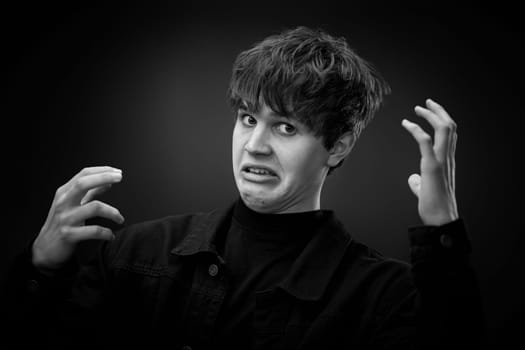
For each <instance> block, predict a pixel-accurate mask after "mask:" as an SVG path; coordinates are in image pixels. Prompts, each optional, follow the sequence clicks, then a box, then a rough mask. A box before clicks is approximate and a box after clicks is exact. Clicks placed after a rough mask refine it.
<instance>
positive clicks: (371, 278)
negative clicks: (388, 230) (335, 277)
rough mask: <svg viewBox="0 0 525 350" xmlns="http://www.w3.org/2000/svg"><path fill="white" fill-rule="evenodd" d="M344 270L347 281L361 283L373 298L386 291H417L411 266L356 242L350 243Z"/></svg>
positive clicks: (343, 266)
mask: <svg viewBox="0 0 525 350" xmlns="http://www.w3.org/2000/svg"><path fill="white" fill-rule="evenodd" d="M341 267H342V274H343V275H345V279H347V280H351V281H353V283H355V282H356V281H358V283H359V284H360V285H361V286H362V287H363V288H365V289H367V290H369V291H370V293H371V294H374V295H379V294H381V293H382V292H386V291H390V292H394V291H396V293H401V294H402V293H409V292H412V291H413V290H414V289H415V285H414V281H413V277H412V272H411V270H412V267H411V265H410V264H409V263H408V262H406V261H403V260H399V259H395V258H391V257H387V256H384V255H383V254H382V253H380V252H379V251H377V250H375V249H373V248H371V247H369V246H367V245H365V244H363V243H361V242H358V241H355V240H352V241H351V242H350V244H349V246H348V249H347V254H346V256H345V259H343V264H342V266H341Z"/></svg>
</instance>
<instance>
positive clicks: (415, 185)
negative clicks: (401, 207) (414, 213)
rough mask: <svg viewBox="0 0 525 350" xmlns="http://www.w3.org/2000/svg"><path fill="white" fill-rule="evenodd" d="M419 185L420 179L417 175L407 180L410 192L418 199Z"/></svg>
mask: <svg viewBox="0 0 525 350" xmlns="http://www.w3.org/2000/svg"><path fill="white" fill-rule="evenodd" d="M420 185H421V177H420V176H419V175H418V174H412V175H410V177H409V178H408V186H409V187H410V189H411V190H412V193H414V195H415V196H416V197H418V198H419V188H420Z"/></svg>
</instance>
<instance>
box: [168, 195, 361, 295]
mask: <svg viewBox="0 0 525 350" xmlns="http://www.w3.org/2000/svg"><path fill="white" fill-rule="evenodd" d="M233 208H234V204H232V205H230V206H228V207H227V208H225V209H224V208H223V209H217V210H214V211H211V212H209V213H203V214H197V215H195V216H194V217H193V219H192V220H193V221H192V223H191V224H190V227H189V229H188V234H187V235H186V236H185V237H184V239H183V240H182V241H181V242H180V243H179V244H178V245H177V246H176V247H175V248H173V249H172V250H171V253H173V254H177V255H181V256H188V255H195V254H199V253H206V252H207V253H212V254H214V255H216V256H217V257H218V258H219V260H220V261H221V262H222V263H224V260H223V259H222V257H220V256H219V254H218V249H217V244H218V243H217V242H218V240H219V239H221V238H222V237H225V234H226V233H227V231H228V229H229V226H230V222H231V218H232V215H233ZM330 215H331V216H332V218H331V220H328V222H329V224H328V225H325V226H324V227H321V228H320V229H319V232H315V233H314V235H313V238H312V240H311V241H310V242H309V243H308V244H307V245H306V247H305V249H304V250H303V251H302V253H301V254H300V255H299V257H298V258H297V259H296V260H295V262H294V263H293V265H292V267H291V269H290V272H289V273H288V274H287V275H286V276H285V277H284V279H283V280H282V281H281V282H280V283H279V284H278V286H277V287H278V288H281V289H283V290H284V291H286V292H287V293H288V294H290V295H292V296H294V297H296V298H298V299H302V300H309V301H315V300H319V299H320V298H321V297H322V296H323V294H324V292H325V290H326V288H327V286H328V283H329V282H330V281H331V279H332V276H333V275H334V273H335V271H336V269H337V267H338V266H339V263H340V261H341V259H342V258H343V256H344V254H345V253H346V251H347V247H348V246H349V244H350V242H351V240H352V239H351V237H350V234H349V233H348V232H347V231H346V230H345V229H344V226H343V224H342V223H341V222H340V221H339V220H338V219H337V218H335V215H334V213H333V212H331V213H330Z"/></svg>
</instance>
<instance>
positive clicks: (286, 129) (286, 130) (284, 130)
mask: <svg viewBox="0 0 525 350" xmlns="http://www.w3.org/2000/svg"><path fill="white" fill-rule="evenodd" d="M277 129H278V130H279V132H280V133H281V134H284V135H289V136H290V135H294V134H295V133H296V131H297V129H296V128H295V126H293V125H291V124H288V123H281V124H279V125H278V126H277Z"/></svg>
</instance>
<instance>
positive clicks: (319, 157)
mask: <svg viewBox="0 0 525 350" xmlns="http://www.w3.org/2000/svg"><path fill="white" fill-rule="evenodd" d="M328 156H329V153H328V151H327V150H326V149H325V147H324V146H323V144H322V140H321V138H317V137H315V136H314V135H313V133H312V132H311V131H309V130H308V129H307V127H306V126H305V125H304V124H302V123H300V122H298V121H296V120H292V119H287V118H285V117H281V116H278V115H276V114H275V113H274V112H273V111H272V110H271V109H270V108H269V107H268V106H267V105H266V104H263V108H261V110H260V111H259V112H258V113H256V114H255V113H253V112H250V111H248V110H247V108H246V107H244V108H241V109H239V111H238V112H237V120H236V122H235V128H234V130H233V140H232V160H233V174H234V177H235V182H236V184H237V188H238V190H239V193H240V196H241V198H242V199H243V200H244V202H245V203H246V205H247V206H249V207H250V208H251V209H253V210H256V211H258V212H263V213H285V212H298V211H307V210H314V209H319V201H320V194H321V188H322V185H323V182H324V179H325V178H326V174H327V173H328V165H327V163H326V162H327V159H328Z"/></svg>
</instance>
